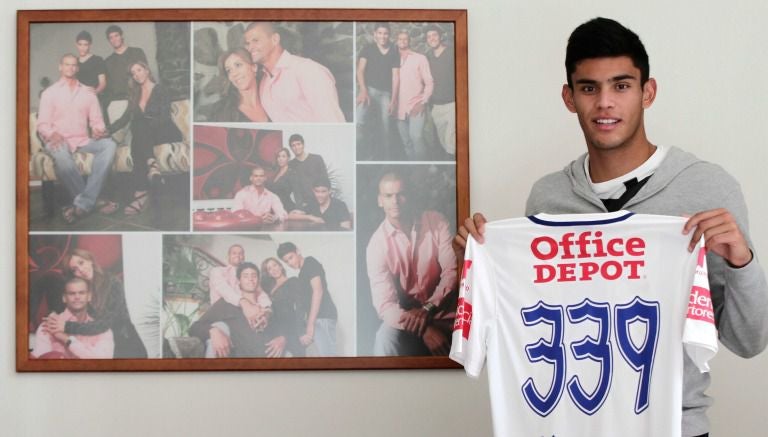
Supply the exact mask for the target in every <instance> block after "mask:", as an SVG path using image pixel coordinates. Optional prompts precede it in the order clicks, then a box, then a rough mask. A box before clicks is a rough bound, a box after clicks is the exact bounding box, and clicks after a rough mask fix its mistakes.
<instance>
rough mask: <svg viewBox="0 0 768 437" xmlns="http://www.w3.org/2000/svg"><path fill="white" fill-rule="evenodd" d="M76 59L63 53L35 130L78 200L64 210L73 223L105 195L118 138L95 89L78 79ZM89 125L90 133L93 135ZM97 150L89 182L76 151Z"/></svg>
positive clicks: (57, 170)
mask: <svg viewBox="0 0 768 437" xmlns="http://www.w3.org/2000/svg"><path fill="white" fill-rule="evenodd" d="M77 71H78V65H77V57H76V56H75V55H72V54H66V55H64V56H62V58H61V61H60V62H59V73H60V76H61V77H60V79H59V80H58V81H57V82H56V83H54V84H53V85H51V86H50V87H48V88H46V89H45V91H43V94H42V96H41V97H40V109H39V111H38V115H37V132H38V133H39V134H40V137H41V138H42V140H43V142H44V143H45V147H46V149H47V150H48V153H50V154H51V156H52V157H53V160H54V164H55V166H56V177H57V178H58V179H59V180H60V181H61V183H62V184H63V185H64V187H65V188H66V189H67V192H68V193H69V194H70V195H71V196H72V198H73V199H74V200H73V201H72V205H70V206H68V207H66V208H64V213H63V216H64V220H65V221H66V222H67V223H72V222H74V221H75V220H77V218H79V217H81V216H83V215H85V214H87V213H88V212H90V211H91V210H92V209H93V207H94V205H95V204H96V200H97V199H98V197H99V194H100V193H101V188H102V185H103V184H104V180H105V179H106V177H107V173H108V172H109V168H110V166H111V165H112V160H113V158H114V156H115V147H116V145H115V142H114V141H112V139H111V138H109V137H108V136H107V131H106V128H105V126H104V119H103V118H102V115H101V107H100V106H99V101H98V99H97V97H96V94H95V92H94V91H93V88H91V87H88V86H85V85H83V84H82V83H80V82H79V81H78V80H77V77H76V75H77ZM89 129H90V135H89ZM76 151H79V152H87V153H91V154H93V165H92V171H91V174H90V175H89V176H88V182H85V181H83V176H82V175H81V174H80V172H79V171H78V168H77V165H76V164H75V160H74V159H73V156H72V154H73V153H74V152H76Z"/></svg>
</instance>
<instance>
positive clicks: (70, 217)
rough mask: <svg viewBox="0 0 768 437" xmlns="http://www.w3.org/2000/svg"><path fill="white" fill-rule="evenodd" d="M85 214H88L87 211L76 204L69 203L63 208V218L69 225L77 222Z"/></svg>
mask: <svg viewBox="0 0 768 437" xmlns="http://www.w3.org/2000/svg"><path fill="white" fill-rule="evenodd" d="M85 214H87V213H86V211H84V210H82V209H80V208H78V207H76V206H75V205H69V206H67V207H64V209H63V210H61V218H63V219H64V221H65V222H66V223H67V224H68V225H71V224H72V223H74V222H76V221H77V220H78V219H80V218H81V217H83V216H84V215H85Z"/></svg>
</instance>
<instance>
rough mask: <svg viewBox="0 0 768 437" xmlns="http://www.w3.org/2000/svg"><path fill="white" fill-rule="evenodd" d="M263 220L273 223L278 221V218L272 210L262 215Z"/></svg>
mask: <svg viewBox="0 0 768 437" xmlns="http://www.w3.org/2000/svg"><path fill="white" fill-rule="evenodd" d="M261 221H262V222H264V223H266V224H269V225H271V224H272V223H274V222H276V221H277V218H276V217H275V215H274V214H272V213H271V212H265V213H264V215H262V216H261Z"/></svg>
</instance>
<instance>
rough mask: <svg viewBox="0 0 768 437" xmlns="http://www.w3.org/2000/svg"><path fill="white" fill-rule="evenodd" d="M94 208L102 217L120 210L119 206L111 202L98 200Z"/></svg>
mask: <svg viewBox="0 0 768 437" xmlns="http://www.w3.org/2000/svg"><path fill="white" fill-rule="evenodd" d="M96 207H98V208H99V212H100V213H102V214H104V215H111V214H114V213H115V211H117V210H118V209H119V208H120V204H119V203H117V202H113V201H111V200H99V201H98V202H97V203H96Z"/></svg>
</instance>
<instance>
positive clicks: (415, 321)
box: [400, 308, 429, 336]
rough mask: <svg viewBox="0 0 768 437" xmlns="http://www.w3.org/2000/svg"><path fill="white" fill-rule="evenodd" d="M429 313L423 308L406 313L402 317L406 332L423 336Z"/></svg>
mask: <svg viewBox="0 0 768 437" xmlns="http://www.w3.org/2000/svg"><path fill="white" fill-rule="evenodd" d="M428 316H429V313H428V312H427V310H425V309H423V308H414V309H412V310H408V311H405V312H404V313H403V315H401V316H400V323H401V324H402V325H403V329H405V330H406V331H408V332H410V333H412V334H414V335H418V336H421V335H423V334H424V330H425V329H426V328H427V318H428Z"/></svg>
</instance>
